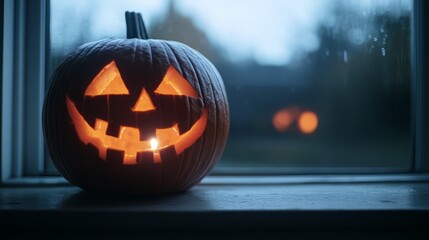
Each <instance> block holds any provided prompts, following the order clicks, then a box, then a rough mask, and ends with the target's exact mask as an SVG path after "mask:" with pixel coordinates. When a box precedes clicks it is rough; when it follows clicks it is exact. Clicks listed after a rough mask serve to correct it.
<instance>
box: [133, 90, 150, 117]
mask: <svg viewBox="0 0 429 240" xmlns="http://www.w3.org/2000/svg"><path fill="white" fill-rule="evenodd" d="M132 110H133V111H134V112H146V111H151V110H155V106H154V105H153V103H152V100H151V99H150V96H149V94H148V93H147V92H146V89H144V88H143V90H142V92H141V93H140V97H139V99H138V100H137V102H136V104H135V105H134V107H133V109H132Z"/></svg>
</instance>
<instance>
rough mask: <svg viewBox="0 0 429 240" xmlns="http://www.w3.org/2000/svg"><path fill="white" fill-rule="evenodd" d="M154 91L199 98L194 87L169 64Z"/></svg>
mask: <svg viewBox="0 0 429 240" xmlns="http://www.w3.org/2000/svg"><path fill="white" fill-rule="evenodd" d="M155 93H158V94H162V95H178V96H188V97H194V98H199V97H200V96H199V95H198V93H197V92H196V91H195V89H194V87H192V86H191V84H189V82H188V81H187V80H186V79H185V78H184V77H183V76H182V75H181V74H180V73H179V72H178V71H177V70H176V68H174V67H173V66H170V67H169V68H168V70H167V73H166V74H165V76H164V78H163V79H162V82H161V84H159V86H158V88H157V89H156V90H155Z"/></svg>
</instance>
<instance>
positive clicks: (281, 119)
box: [273, 109, 294, 132]
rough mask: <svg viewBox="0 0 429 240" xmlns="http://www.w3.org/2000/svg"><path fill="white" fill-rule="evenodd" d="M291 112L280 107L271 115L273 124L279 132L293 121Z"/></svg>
mask: <svg viewBox="0 0 429 240" xmlns="http://www.w3.org/2000/svg"><path fill="white" fill-rule="evenodd" d="M293 120H294V119H293V116H292V113H291V112H290V111H289V110H288V109H281V110H279V111H278V112H276V113H275V114H274V116H273V126H274V128H275V129H276V130H277V131H279V132H284V131H286V130H287V129H288V128H289V126H290V125H291V124H292V122H293Z"/></svg>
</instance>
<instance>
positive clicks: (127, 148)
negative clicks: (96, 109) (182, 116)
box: [66, 97, 208, 165]
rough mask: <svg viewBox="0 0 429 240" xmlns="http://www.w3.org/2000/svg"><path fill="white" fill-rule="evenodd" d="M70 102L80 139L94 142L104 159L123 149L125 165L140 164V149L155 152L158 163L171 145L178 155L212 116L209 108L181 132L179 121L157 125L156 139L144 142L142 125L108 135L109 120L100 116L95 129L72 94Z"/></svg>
mask: <svg viewBox="0 0 429 240" xmlns="http://www.w3.org/2000/svg"><path fill="white" fill-rule="evenodd" d="M66 104H67V110H68V112H69V115H70V117H71V119H72V121H73V124H74V126H75V129H76V132H77V135H78V137H79V139H80V140H81V141H82V142H83V143H84V144H85V145H88V144H92V145H94V146H95V147H96V148H97V149H98V156H99V157H100V158H101V159H103V160H106V154H107V149H113V150H119V151H123V152H124V157H123V164H126V165H132V164H137V153H139V152H152V153H153V156H154V162H155V163H160V162H161V156H160V153H159V151H160V150H162V149H165V148H167V147H169V146H174V148H175V150H176V154H177V155H179V154H180V153H182V152H183V151H185V149H187V148H189V147H190V146H192V145H193V144H194V143H195V142H196V141H197V140H198V138H200V137H201V135H202V134H203V133H204V130H205V128H206V125H207V118H208V110H207V109H204V111H203V114H202V116H201V117H200V118H199V119H198V120H197V121H196V122H195V124H194V125H193V126H192V127H191V128H190V129H189V130H188V131H187V132H185V133H183V134H180V133H179V129H178V126H177V124H176V125H175V126H173V127H170V128H157V129H156V136H154V138H153V139H152V140H147V141H140V137H139V136H140V131H139V129H138V128H134V127H128V126H121V128H120V131H119V132H120V133H119V137H113V136H110V135H106V130H107V127H108V125H109V123H108V122H106V121H104V120H101V119H96V121H95V126H94V128H92V127H91V126H90V125H89V124H88V123H87V122H86V120H85V119H84V117H83V116H82V115H81V114H80V113H79V111H78V110H77V108H76V106H75V104H74V103H73V102H72V101H71V100H70V98H69V97H66Z"/></svg>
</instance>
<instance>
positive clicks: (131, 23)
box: [125, 11, 149, 39]
mask: <svg viewBox="0 0 429 240" xmlns="http://www.w3.org/2000/svg"><path fill="white" fill-rule="evenodd" d="M125 21H126V23H127V38H140V39H148V38H149V36H148V35H147V32H146V28H145V26H144V22H143V18H142V15H141V14H140V13H136V12H128V11H126V12H125Z"/></svg>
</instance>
